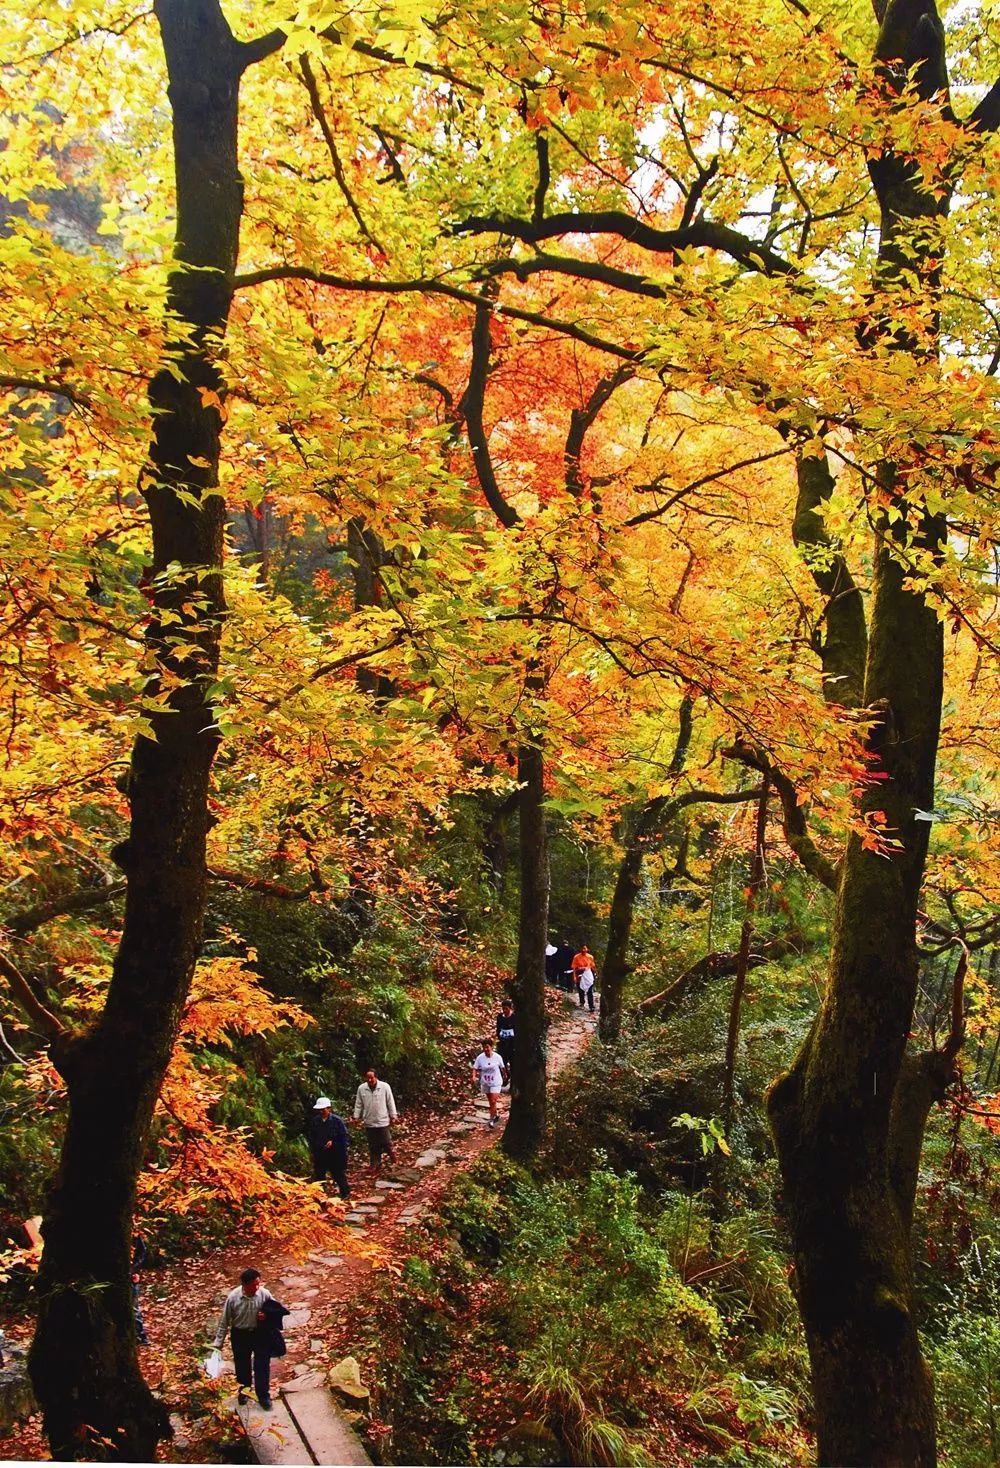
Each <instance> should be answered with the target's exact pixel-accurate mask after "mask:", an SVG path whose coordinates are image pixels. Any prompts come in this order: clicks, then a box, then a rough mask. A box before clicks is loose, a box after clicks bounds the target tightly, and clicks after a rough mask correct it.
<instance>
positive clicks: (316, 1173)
mask: <svg viewBox="0 0 1000 1468" xmlns="http://www.w3.org/2000/svg"><path fill="white" fill-rule="evenodd" d="M309 1150H310V1152H311V1153H312V1160H313V1178H314V1179H315V1181H316V1182H318V1183H321V1182H322V1181H323V1179H324V1178H325V1177H326V1175H327V1173H329V1175H330V1176H331V1177H332V1178H333V1180H334V1182H335V1183H336V1184H337V1191H338V1193H339V1194H340V1196H341V1197H342V1198H349V1197H350V1196H351V1189H350V1187H349V1186H348V1182H347V1127H346V1126H345V1125H344V1123H343V1121H342V1120H341V1118H340V1117H339V1116H336V1115H335V1114H334V1111H333V1108H332V1106H331V1104H330V1098H329V1096H320V1097H319V1098H318V1100H317V1101H316V1104H315V1105H314V1106H313V1110H312V1116H310V1118H309Z"/></svg>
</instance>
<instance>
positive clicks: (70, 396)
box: [0, 376, 94, 410]
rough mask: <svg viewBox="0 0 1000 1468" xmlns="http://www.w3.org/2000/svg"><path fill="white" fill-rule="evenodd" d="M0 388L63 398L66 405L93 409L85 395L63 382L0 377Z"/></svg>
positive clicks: (33, 378) (35, 378)
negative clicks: (71, 404)
mask: <svg viewBox="0 0 1000 1468" xmlns="http://www.w3.org/2000/svg"><path fill="white" fill-rule="evenodd" d="M0 388H8V389H9V390H11V391H16V390H17V389H19V388H23V389H24V390H25V391H26V392H40V393H45V394H47V395H48V396H50V397H54V398H65V399H66V401H67V402H68V403H73V404H74V406H76V407H77V408H88V409H91V410H92V409H93V406H94V405H93V403H92V402H91V400H90V398H88V397H87V395H86V393H82V392H80V390H79V388H75V387H70V386H69V385H68V384H67V383H65V382H44V381H42V379H41V378H37V377H8V376H3V377H0Z"/></svg>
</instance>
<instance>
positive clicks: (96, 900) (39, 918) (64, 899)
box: [4, 882, 125, 938]
mask: <svg viewBox="0 0 1000 1468" xmlns="http://www.w3.org/2000/svg"><path fill="white" fill-rule="evenodd" d="M124 891H125V883H124V882H108V883H106V884H105V885H103V886H101V887H79V888H77V889H76V890H75V891H73V892H64V893H63V894H62V895H61V896H60V897H53V898H51V899H50V900H49V901H48V902H40V903H37V904H36V906H34V907H29V908H26V909H25V911H24V912H19V913H16V914H15V916H14V917H9V918H7V920H6V922H5V923H4V927H6V928H7V929H8V931H9V932H11V933H16V934H17V936H18V937H19V938H24V937H26V936H27V935H28V934H29V933H34V932H35V931H36V930H37V929H38V928H40V927H42V926H44V924H45V923H48V922H51V921H52V919H53V918H55V917H62V916H63V914H64V913H69V912H88V911H89V910H90V909H91V908H94V907H103V906H104V905H105V903H108V902H114V900H115V898H116V897H121V896H122V894H123V893H124Z"/></svg>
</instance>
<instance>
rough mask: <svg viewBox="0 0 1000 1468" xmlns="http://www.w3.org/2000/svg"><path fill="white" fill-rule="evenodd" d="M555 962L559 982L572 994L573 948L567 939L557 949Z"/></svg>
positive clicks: (560, 985)
mask: <svg viewBox="0 0 1000 1468" xmlns="http://www.w3.org/2000/svg"><path fill="white" fill-rule="evenodd" d="M553 963H554V964H555V966H556V972H557V974H558V979H557V983H558V984H559V987H560V989H565V990H566V991H567V992H568V993H570V994H571V993H572V992H573V950H572V948H571V947H570V946H569V944H568V943H567V942H566V941H565V939H564V940H563V942H562V943H560V944H559V947H558V948H557V949H556V952H555V958H554V959H553Z"/></svg>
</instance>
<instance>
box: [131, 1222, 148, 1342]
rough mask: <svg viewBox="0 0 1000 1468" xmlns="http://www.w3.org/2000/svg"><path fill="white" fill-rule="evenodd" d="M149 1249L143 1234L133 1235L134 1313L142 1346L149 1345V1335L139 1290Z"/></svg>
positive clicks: (136, 1335)
mask: <svg viewBox="0 0 1000 1468" xmlns="http://www.w3.org/2000/svg"><path fill="white" fill-rule="evenodd" d="M148 1258H149V1251H148V1250H147V1248H146V1240H145V1239H144V1238H143V1236H142V1234H133V1235H132V1314H133V1315H134V1316H135V1338H136V1340H137V1341H138V1342H139V1344H140V1346H148V1345H149V1336H148V1335H147V1334H146V1326H145V1324H144V1322H143V1318H142V1308H141V1306H140V1304H139V1292H140V1291H141V1289H142V1271H143V1270H144V1269H145V1267H146V1260H147V1259H148Z"/></svg>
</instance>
